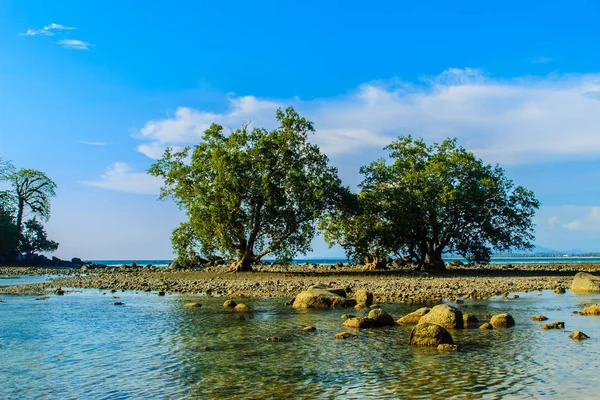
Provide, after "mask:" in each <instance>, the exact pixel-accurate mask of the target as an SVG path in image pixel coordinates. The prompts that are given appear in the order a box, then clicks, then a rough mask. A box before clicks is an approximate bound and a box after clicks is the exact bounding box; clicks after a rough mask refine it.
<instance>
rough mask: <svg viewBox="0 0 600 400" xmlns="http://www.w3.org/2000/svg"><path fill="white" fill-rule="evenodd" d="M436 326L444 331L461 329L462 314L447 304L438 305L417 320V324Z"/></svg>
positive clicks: (462, 323) (462, 325) (462, 324)
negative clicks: (444, 329)
mask: <svg viewBox="0 0 600 400" xmlns="http://www.w3.org/2000/svg"><path fill="white" fill-rule="evenodd" d="M421 323H428V324H437V325H439V326H442V327H444V328H446V329H461V328H463V327H464V321H463V315H462V312H461V311H460V310H459V309H458V308H456V307H452V306H450V305H448V304H438V305H437V306H435V307H433V308H432V309H431V311H429V312H428V313H427V314H425V315H424V316H423V317H421V319H420V320H419V324H421Z"/></svg>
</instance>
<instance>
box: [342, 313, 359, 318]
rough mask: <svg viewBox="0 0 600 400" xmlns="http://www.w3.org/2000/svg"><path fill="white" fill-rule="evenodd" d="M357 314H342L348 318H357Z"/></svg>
mask: <svg viewBox="0 0 600 400" xmlns="http://www.w3.org/2000/svg"><path fill="white" fill-rule="evenodd" d="M355 317H356V315H352V314H344V315H342V319H348V318H355Z"/></svg>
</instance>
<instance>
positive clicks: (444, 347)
mask: <svg viewBox="0 0 600 400" xmlns="http://www.w3.org/2000/svg"><path fill="white" fill-rule="evenodd" d="M437 351H441V352H449V351H460V346H459V345H456V344H440V345H438V347H437Z"/></svg>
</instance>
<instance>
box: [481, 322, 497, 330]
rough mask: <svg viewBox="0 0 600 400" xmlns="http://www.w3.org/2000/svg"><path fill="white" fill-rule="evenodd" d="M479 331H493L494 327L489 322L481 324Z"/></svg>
mask: <svg viewBox="0 0 600 400" xmlns="http://www.w3.org/2000/svg"><path fill="white" fill-rule="evenodd" d="M479 329H494V327H493V326H492V324H490V323H489V322H485V323H483V324H481V326H480V327H479Z"/></svg>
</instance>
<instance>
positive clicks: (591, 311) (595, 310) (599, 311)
mask: <svg viewBox="0 0 600 400" xmlns="http://www.w3.org/2000/svg"><path fill="white" fill-rule="evenodd" d="M583 314H584V315H600V304H594V305H593V306H588V307H584V309H583Z"/></svg>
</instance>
